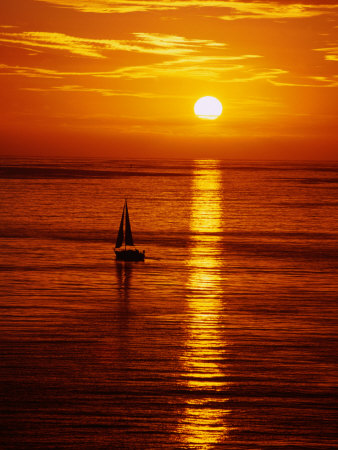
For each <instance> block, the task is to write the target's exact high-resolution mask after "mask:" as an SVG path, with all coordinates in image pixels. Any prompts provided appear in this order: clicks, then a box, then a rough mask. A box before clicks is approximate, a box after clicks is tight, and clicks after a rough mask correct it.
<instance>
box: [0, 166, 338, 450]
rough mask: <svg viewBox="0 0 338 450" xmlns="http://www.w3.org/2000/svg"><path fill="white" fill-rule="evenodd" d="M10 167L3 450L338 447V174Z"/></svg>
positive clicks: (296, 169)
mask: <svg viewBox="0 0 338 450" xmlns="http://www.w3.org/2000/svg"><path fill="white" fill-rule="evenodd" d="M2 163H3V164H2V169H1V170H0V177H1V179H0V193H1V203H2V208H1V215H0V219H1V222H0V230H1V236H2V238H1V241H0V245H1V255H2V263H1V272H2V278H1V282H0V283H1V284H0V289H1V303H0V306H1V318H0V322H1V323H0V326H1V355H2V356H1V360H0V366H1V374H0V378H1V386H2V390H3V392H2V399H3V401H2V406H1V422H2V423H3V426H4V432H3V437H2V442H3V445H4V448H5V449H64V448H66V449H110V448H117V449H172V448H173V449H174V448H175V449H176V448H179V449H214V448H226V449H250V450H251V449H254V450H259V449H274V448H276V449H280V448H298V449H312V448H316V449H330V448H335V447H336V445H337V433H336V426H335V425H336V419H337V413H336V410H335V397H334V393H335V389H336V387H337V356H336V354H337V341H336V329H337V301H336V298H337V259H338V257H337V254H338V252H337V240H336V239H337V230H336V227H337V216H338V214H337V204H338V201H337V186H338V176H337V171H338V165H337V163H320V162H316V163H313V162H312V163H311V162H298V163H288V162H259V163H257V162H252V161H246V162H238V161H237V162H236V161H213V160H210V161H174V160H173V161H150V160H148V161H107V160H86V161H80V160H78V161H71V160H69V161H65V160H58V161H48V160H33V159H29V160H4V161H2ZM126 197H127V198H128V206H129V213H130V218H131V225H132V230H133V234H134V240H135V243H136V245H137V247H138V248H139V249H140V250H143V249H145V251H146V257H147V259H146V261H145V262H144V263H116V262H115V260H114V258H113V243H114V241H115V238H116V234H117V230H118V226H119V222H120V216H121V213H122V208H123V203H124V198H126Z"/></svg>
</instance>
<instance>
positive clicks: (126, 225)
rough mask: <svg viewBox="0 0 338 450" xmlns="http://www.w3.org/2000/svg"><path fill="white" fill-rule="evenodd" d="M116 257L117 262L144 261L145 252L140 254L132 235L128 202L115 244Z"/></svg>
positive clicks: (124, 208)
mask: <svg viewBox="0 0 338 450" xmlns="http://www.w3.org/2000/svg"><path fill="white" fill-rule="evenodd" d="M114 250H115V255H116V260H117V261H144V258H145V251H144V250H143V252H140V251H139V250H137V249H136V248H135V246H134V241H133V235H132V233H131V227H130V221H129V213H128V205H127V200H125V203H124V207H123V212H122V217H121V222H120V228H119V232H118V235H117V239H116V244H115V249H114Z"/></svg>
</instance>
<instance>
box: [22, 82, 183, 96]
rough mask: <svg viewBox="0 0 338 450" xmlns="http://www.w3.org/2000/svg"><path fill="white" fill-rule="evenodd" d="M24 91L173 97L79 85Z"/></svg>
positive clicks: (26, 89)
mask: <svg viewBox="0 0 338 450" xmlns="http://www.w3.org/2000/svg"><path fill="white" fill-rule="evenodd" d="M21 90H24V91H33V92H81V93H88V94H99V95H102V96H104V97H138V98H149V99H153V98H173V95H165V94H156V93H153V92H124V91H119V90H114V89H104V88H91V87H86V86H80V85H73V84H70V85H62V86H51V87H49V88H21ZM175 97H179V98H190V97H188V96H182V95H180V96H175Z"/></svg>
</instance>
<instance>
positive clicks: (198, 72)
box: [0, 55, 280, 82]
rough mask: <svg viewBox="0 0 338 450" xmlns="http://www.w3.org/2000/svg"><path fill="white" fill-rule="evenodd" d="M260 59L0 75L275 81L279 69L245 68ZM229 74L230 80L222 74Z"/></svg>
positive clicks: (11, 70) (5, 69)
mask: <svg viewBox="0 0 338 450" xmlns="http://www.w3.org/2000/svg"><path fill="white" fill-rule="evenodd" d="M256 58H260V56H259V55H240V56H221V55H220V56H203V55H199V56H185V57H181V58H175V59H173V60H170V61H162V62H159V63H153V64H148V65H138V66H126V67H120V68H117V69H114V70H111V71H102V72H100V71H97V72H61V71H56V70H52V69H42V68H38V67H27V66H10V65H6V64H0V74H2V75H18V76H24V77H28V78H67V77H93V78H107V79H114V78H124V79H150V78H160V77H162V78H173V77H175V78H195V79H207V80H208V81H218V82H230V81H231V80H232V81H236V82H237V81H242V82H244V81H250V80H254V79H258V78H259V79H261V78H269V77H275V76H276V75H277V74H279V73H280V70H279V69H271V70H266V69H263V71H261V72H259V69H254V68H253V67H251V66H250V67H247V64H248V62H249V61H251V60H254V59H256ZM231 73H233V74H234V75H233V77H231V76H230V75H227V77H225V75H226V74H231Z"/></svg>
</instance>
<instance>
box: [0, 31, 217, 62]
mask: <svg viewBox="0 0 338 450" xmlns="http://www.w3.org/2000/svg"><path fill="white" fill-rule="evenodd" d="M133 36H134V38H133V39H130V40H117V39H90V38H81V37H75V36H69V35H66V34H63V33H49V32H41V31H36V32H31V31H28V32H27V31H24V32H21V33H8V32H0V43H1V42H2V43H4V44H10V45H14V46H20V47H23V48H26V49H29V50H32V49H35V50H36V49H37V48H39V49H45V50H59V51H64V52H68V53H71V54H73V55H80V56H85V57H92V58H105V57H106V54H107V52H109V51H125V52H136V53H149V54H155V55H169V56H179V55H186V54H190V53H194V52H198V51H199V50H200V49H201V48H203V47H208V48H211V47H216V48H219V47H224V46H225V44H223V43H219V42H215V41H212V40H203V39H187V38H184V37H182V36H174V35H166V34H159V33H152V34H151V33H133Z"/></svg>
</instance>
